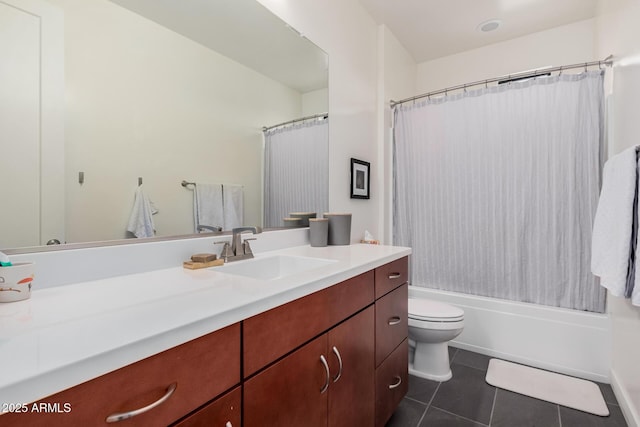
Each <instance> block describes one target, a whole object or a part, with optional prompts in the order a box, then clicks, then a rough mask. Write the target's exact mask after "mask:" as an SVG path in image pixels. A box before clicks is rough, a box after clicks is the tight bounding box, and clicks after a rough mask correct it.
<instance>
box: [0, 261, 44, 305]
mask: <svg viewBox="0 0 640 427" xmlns="http://www.w3.org/2000/svg"><path fill="white" fill-rule="evenodd" d="M34 277H35V264H34V263H32V262H17V263H15V264H13V265H12V266H10V267H0V302H14V301H20V300H24V299H27V298H29V297H31V286H32V285H33V278H34Z"/></svg>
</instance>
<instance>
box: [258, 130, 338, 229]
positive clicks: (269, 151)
mask: <svg viewBox="0 0 640 427" xmlns="http://www.w3.org/2000/svg"><path fill="white" fill-rule="evenodd" d="M264 143H265V149H264V156H265V157H264V226H265V227H282V226H283V225H284V223H283V218H286V217H288V216H289V213H290V212H317V213H318V214H319V215H320V214H322V213H323V212H327V211H328V207H329V190H328V189H329V122H328V119H325V120H322V121H316V120H314V121H309V122H300V123H296V124H293V125H290V126H284V127H279V128H275V129H271V130H267V131H265V132H264Z"/></svg>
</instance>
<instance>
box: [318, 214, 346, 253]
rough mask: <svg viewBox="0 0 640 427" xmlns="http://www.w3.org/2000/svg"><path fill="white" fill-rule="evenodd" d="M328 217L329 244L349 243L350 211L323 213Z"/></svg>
mask: <svg viewBox="0 0 640 427" xmlns="http://www.w3.org/2000/svg"><path fill="white" fill-rule="evenodd" d="M324 217H325V218H328V219H329V238H328V243H329V245H349V244H351V214H350V213H325V214H324Z"/></svg>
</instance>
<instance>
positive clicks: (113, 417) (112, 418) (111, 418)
mask: <svg viewBox="0 0 640 427" xmlns="http://www.w3.org/2000/svg"><path fill="white" fill-rule="evenodd" d="M177 387H178V383H172V384H171V385H170V386H169V387H167V392H166V393H165V394H164V396H162V397H161V398H160V399H158V400H156V401H155V402H153V403H151V404H149V405H147V406H145V407H144V408H140V409H134V410H133V411H127V412H120V413H117V414H112V415H109V416H108V417H107V420H106V421H107V422H108V423H116V422H118V421H122V420H126V419H129V418H133V417H135V416H138V415H140V414H144V413H145V412H148V411H150V410H152V409H153V408H155V407H156V406H159V405H162V404H163V403H164V402H166V401H167V399H169V398H170V397H171V395H172V394H173V392H174V391H176V388H177Z"/></svg>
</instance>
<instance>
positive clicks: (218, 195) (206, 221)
mask: <svg viewBox="0 0 640 427" xmlns="http://www.w3.org/2000/svg"><path fill="white" fill-rule="evenodd" d="M222 206H223V205H222V185H220V184H200V183H196V188H195V190H194V192H193V216H194V225H193V227H194V233H198V225H208V226H210V227H223V226H224V215H223V211H222Z"/></svg>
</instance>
